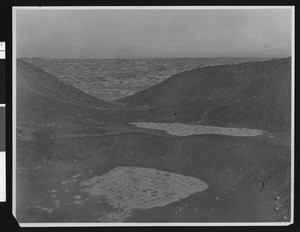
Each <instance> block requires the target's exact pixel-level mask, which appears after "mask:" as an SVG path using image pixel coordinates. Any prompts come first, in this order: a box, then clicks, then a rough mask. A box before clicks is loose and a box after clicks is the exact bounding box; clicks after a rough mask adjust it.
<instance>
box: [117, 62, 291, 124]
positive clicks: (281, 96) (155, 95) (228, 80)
mask: <svg viewBox="0 0 300 232" xmlns="http://www.w3.org/2000/svg"><path fill="white" fill-rule="evenodd" d="M120 101H121V102H123V103H126V104H127V105H129V106H133V107H136V106H143V107H146V108H151V111H149V112H153V111H161V110H160V109H164V108H168V109H173V112H172V113H173V114H174V115H173V116H172V117H170V116H169V117H165V118H169V119H170V120H171V121H188V118H186V117H180V116H181V114H178V112H177V109H181V108H183V107H184V108H185V111H187V108H189V110H188V111H191V112H193V113H191V115H190V117H191V118H192V121H198V122H199V123H202V124H211V125H220V126H248V127H258V128H272V129H285V128H289V127H290V123H291V121H290V117H291V114H290V110H291V108H290V107H291V60H290V58H285V59H275V60H269V61H264V62H253V63H242V64H238V65H221V66H214V67H205V68H200V69H194V70H191V71H188V72H183V73H180V74H177V75H174V76H172V77H170V78H169V79H167V80H166V81H164V82H162V83H160V84H158V85H155V86H153V87H151V88H149V89H146V90H143V91H141V92H139V93H137V94H135V95H133V96H130V97H126V98H123V99H121V100H120ZM180 106H182V107H180ZM154 118H155V114H154ZM142 119H143V118H142Z"/></svg>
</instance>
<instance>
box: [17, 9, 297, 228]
mask: <svg viewBox="0 0 300 232" xmlns="http://www.w3.org/2000/svg"><path fill="white" fill-rule="evenodd" d="M293 104H294V7H292V6H268V7H267V6H265V7H263V6H244V7H238V6H236V7H234V6H231V7H225V6H223V7H221V6H219V7H218V6H211V7H209V6H206V7H204V6H197V7H196V6H194V7H192V6H189V7H188V6H181V7H180V6H177V7H175V6H173V7H171V6H169V7H168V6H165V7H162V6H161V7H159V6H156V7H155V6H153V7H150V6H148V7H138V6H136V7H133V6H132V7H129V6H127V7H25V6H23V7H22V6H19V7H13V112H14V113H13V202H12V203H13V206H12V207H13V214H14V216H15V217H16V220H17V221H18V223H19V224H20V225H21V226H35V225H39V226H43V225H47V226H51V225H53V226H55V225H71V226H72V225H76V226H80V225H96V226H101V225H102V226H103V225H106V226H114V225H119V226H120V225H121V226H122V225H125V226H126V225H133V226H134V225H139V226H143V225H186V226H189V225H193V226H201V225H208V226H209V225H235V224H236V225H262V224H264V223H265V224H266V225H290V224H291V223H293V217H294V216H293V214H294V212H293V210H294V209H293V200H294V193H293V189H294V166H293V163H294V152H293V146H294V135H293V133H294V117H293V111H294V105H293Z"/></svg>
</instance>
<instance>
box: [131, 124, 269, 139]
mask: <svg viewBox="0 0 300 232" xmlns="http://www.w3.org/2000/svg"><path fill="white" fill-rule="evenodd" d="M129 124H132V125H135V126H137V127H140V128H146V129H153V130H164V131H166V132H167V133H168V134H170V135H177V136H190V135H197V134H218V135H229V136H257V135H261V134H264V133H266V132H265V131H264V130H257V129H249V128H235V127H216V126H203V125H191V124H183V123H154V122H136V123H129Z"/></svg>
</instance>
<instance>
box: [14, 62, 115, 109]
mask: <svg viewBox="0 0 300 232" xmlns="http://www.w3.org/2000/svg"><path fill="white" fill-rule="evenodd" d="M17 86H18V88H19V89H26V90H30V91H31V92H33V93H36V94H39V95H42V96H45V97H47V98H50V99H53V100H56V101H60V102H65V103H71V104H76V105H83V106H90V107H96V108H107V107H110V106H111V104H109V103H107V102H104V101H101V100H99V99H97V98H95V97H92V96H90V95H88V94H86V93H84V92H82V91H80V90H78V89H76V88H74V87H72V86H71V85H69V84H67V83H65V82H62V81H60V80H59V79H57V78H56V77H54V76H52V75H51V74H49V73H47V72H45V71H43V70H41V69H39V68H37V67H35V66H34V65H32V64H29V63H27V62H25V61H23V60H20V59H18V60H17Z"/></svg>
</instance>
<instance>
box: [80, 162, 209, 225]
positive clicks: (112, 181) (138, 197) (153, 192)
mask: <svg viewBox="0 0 300 232" xmlns="http://www.w3.org/2000/svg"><path fill="white" fill-rule="evenodd" d="M81 187H82V188H83V191H84V192H87V193H88V194H90V195H91V196H92V197H100V198H104V199H107V200H108V203H109V204H110V205H111V206H113V207H114V208H116V209H121V210H119V211H118V213H112V215H111V216H112V217H113V218H112V217H110V218H109V220H112V219H114V220H117V221H119V220H120V221H122V220H123V219H124V216H125V215H128V216H129V213H130V212H131V211H132V210H133V209H148V208H153V207H157V206H165V205H167V204H170V203H172V202H174V201H178V200H180V199H182V198H186V197H188V196H190V195H192V194H194V193H197V192H201V191H204V190H206V189H207V187H208V186H207V184H206V183H205V182H203V181H201V180H199V179H196V178H194V177H189V176H183V175H179V174H176V173H170V172H165V171H160V170H158V169H152V168H141V167H117V168H114V169H113V170H111V171H110V172H108V173H107V174H104V175H102V176H95V177H93V178H91V179H89V180H86V181H83V182H81ZM101 220H103V218H102V219H101Z"/></svg>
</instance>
